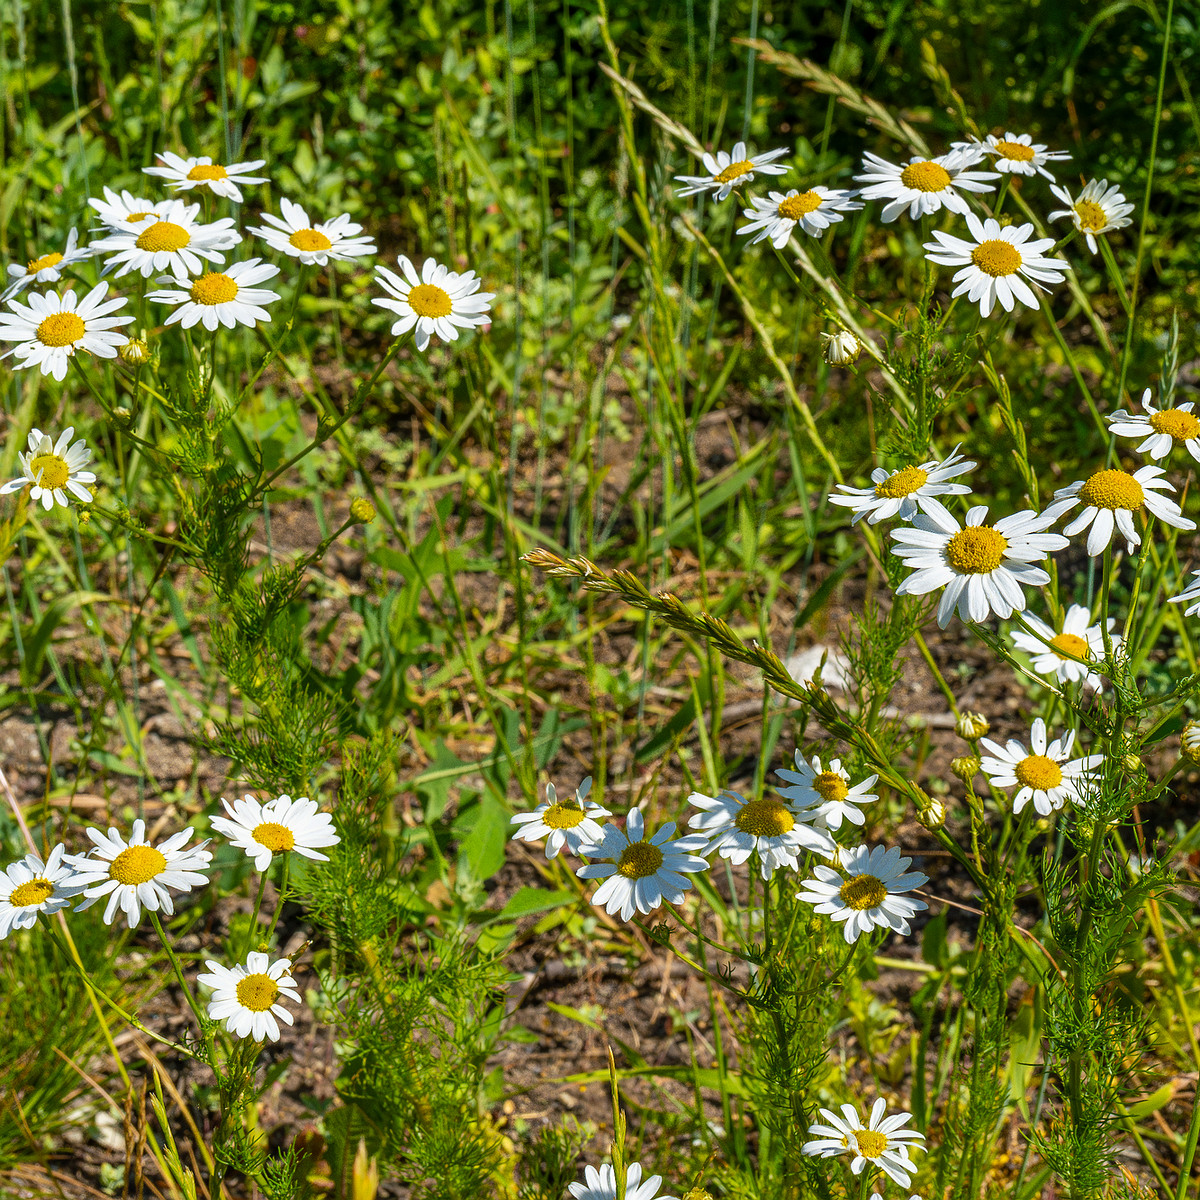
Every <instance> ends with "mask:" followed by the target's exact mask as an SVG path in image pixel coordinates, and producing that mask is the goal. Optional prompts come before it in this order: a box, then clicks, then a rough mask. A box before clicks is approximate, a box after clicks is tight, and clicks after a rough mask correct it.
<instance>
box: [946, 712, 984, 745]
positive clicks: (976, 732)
mask: <svg viewBox="0 0 1200 1200" xmlns="http://www.w3.org/2000/svg"><path fill="white" fill-rule="evenodd" d="M991 728H992V727H991V725H990V724H988V719H987V717H985V716H984V715H983V713H977V712H968V711H966V710H964V711H963V712H960V713H959V714H958V720H957V721H955V722H954V732H955V733H957V734H958V736H959V737H960V738H962V739H963V740H964V741H967V742H974V741H976V740H978V739H979V738H981V737H987V735H988V731H989V730H990V729H991Z"/></svg>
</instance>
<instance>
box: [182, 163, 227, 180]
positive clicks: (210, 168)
mask: <svg viewBox="0 0 1200 1200" xmlns="http://www.w3.org/2000/svg"><path fill="white" fill-rule="evenodd" d="M187 177H188V178H189V179H190V180H192V181H193V182H194V183H207V182H208V181H209V180H210V179H228V178H229V172H228V171H226V170H225V168H224V167H222V166H220V165H218V164H217V163H197V164H196V165H195V166H194V167H193V168H192V169H191V170H190V171H189V172H188V173H187Z"/></svg>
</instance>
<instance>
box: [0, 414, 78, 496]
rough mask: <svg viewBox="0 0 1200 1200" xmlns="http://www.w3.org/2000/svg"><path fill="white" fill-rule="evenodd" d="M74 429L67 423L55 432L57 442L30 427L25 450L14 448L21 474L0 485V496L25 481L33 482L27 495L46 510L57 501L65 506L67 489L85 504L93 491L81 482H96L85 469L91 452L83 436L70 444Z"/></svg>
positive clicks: (27, 482)
mask: <svg viewBox="0 0 1200 1200" xmlns="http://www.w3.org/2000/svg"><path fill="white" fill-rule="evenodd" d="M74 432H75V427H74V426H73V425H68V426H67V427H66V429H64V430H63V431H62V433H60V434H59V435H58V441H57V442H56V441H54V440H53V439H52V438H51V437H50V435H49V434H48V433H43V432H42V431H41V430H40V429H31V430H30V431H29V439H28V441H27V442H26V445H27V446H28V447H29V450H28V452H27V453H25V454H22V453H21V452H20V451H18V452H17V461H18V462H19V463H20V464H21V474H20V475H18V476H17V478H16V479H10V480H9V481H8V482H7V483H6V484H5V485H4V486H3V487H0V496H7V495H10V494H11V493H13V492H19V491H20V490H21V489H22V488H23V487H25V486H26V485H29V484H32V487H30V489H29V498H30V499H31V500H34V501H37V500H40V501H41V502H42V507H43V508H44V509H46V510H47V511H49V510H50V509H52V508H53V507H54V506H55V505H56V504H61V505H62V506H63V508H66V507H67V506H68V505H69V504H70V503H71V501H70V498H69V497H68V495H67V493H68V492H70V493H71V495H72V496H74V497H75V499H76V500H82V501H83V502H84V503H85V504H86V503H87V502H88V501H90V500H91V498H92V493H91V492H89V491H88V490H87V488H85V487H84V486H83V485H84V484H85V483H95V482H96V476H95V475H94V474H93V473H92V472H91V471H87V470H85V469H84V468H85V467H86V466H87V465H88V463H89V462H91V461H92V452H91V451H90V450H89V449H88V448H87V444H86V443H85V442H84V440H83V438H80V439H79V441H77V442H76V443H75V444H74V445H72V444H71V435H72V434H73V433H74Z"/></svg>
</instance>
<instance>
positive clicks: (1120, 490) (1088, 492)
mask: <svg viewBox="0 0 1200 1200" xmlns="http://www.w3.org/2000/svg"><path fill="white" fill-rule="evenodd" d="M1079 498H1080V500H1082V501H1083V502H1084V504H1086V505H1088V506H1089V507H1090V508H1111V509H1117V508H1127V509H1129V511H1130V512H1136V511H1137V510H1138V509H1139V508H1141V507H1142V505H1143V504H1145V503H1146V493H1145V492H1143V491H1142V485H1141V484H1140V483H1138V481H1137V480H1136V479H1134V477H1133V476H1132V475H1130V474H1129V472H1128V471H1119V470H1117V469H1116V468H1115V467H1109V468H1108V469H1107V470H1104V471H1097V472H1096V473H1095V474H1094V475H1091V476H1089V477H1088V481H1087V482H1086V483H1085V484H1084V485H1083V487H1081V488H1080V489H1079Z"/></svg>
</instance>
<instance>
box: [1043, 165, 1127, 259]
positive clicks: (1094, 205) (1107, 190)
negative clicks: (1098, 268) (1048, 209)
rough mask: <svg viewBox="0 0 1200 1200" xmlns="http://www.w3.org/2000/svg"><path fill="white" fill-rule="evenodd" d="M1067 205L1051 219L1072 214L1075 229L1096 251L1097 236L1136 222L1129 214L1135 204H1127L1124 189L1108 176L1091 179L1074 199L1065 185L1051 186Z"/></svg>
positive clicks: (1053, 214)
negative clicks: (1111, 181)
mask: <svg viewBox="0 0 1200 1200" xmlns="http://www.w3.org/2000/svg"><path fill="white" fill-rule="evenodd" d="M1050 190H1051V191H1052V192H1053V193H1054V194H1055V196H1057V197H1058V198H1059V199H1060V200H1061V201H1062V202H1063V203H1064V204H1065V205H1066V206H1067V207H1066V208H1060V209H1058V210H1057V211H1056V212H1052V213H1051V214H1050V216H1049V217H1048V218H1047V219H1048V220H1051V221H1057V220H1058V219H1059V217H1070V218H1071V220H1072V221H1073V222H1074V223H1075V228H1076V230H1077V231H1078V232H1079V233H1082V234H1083V235H1084V237H1086V238H1087V244H1088V249H1089V250H1090V251H1091V252H1092V253H1093V254H1095V253H1096V251H1097V249H1099V247H1098V246H1097V245H1096V235H1097V234H1100V233H1108V232H1109V230H1110V229H1124V228H1125V226H1126V225H1130V224H1132V218H1131V217H1130V216H1129V215H1128V214H1129V213H1131V212H1133V209H1134V206H1133V205H1132V204H1127V203H1126V201H1125V196H1124V194H1123V193H1122V192H1121V189H1120V188H1119V187H1117V185H1116V184H1115V183H1114V184H1113V185H1112V187H1109V186H1108V180H1107V179H1091V180H1089V181H1088V182H1087V183H1086V184H1085V185H1084V188H1083V191H1081V192H1080V193H1079V199H1078V200H1072V199H1071V193H1070V192H1069V191H1067V189H1066V188H1065V187H1052V188H1051V189H1050Z"/></svg>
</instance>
